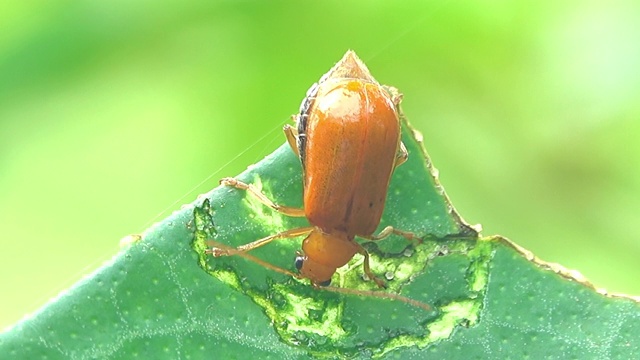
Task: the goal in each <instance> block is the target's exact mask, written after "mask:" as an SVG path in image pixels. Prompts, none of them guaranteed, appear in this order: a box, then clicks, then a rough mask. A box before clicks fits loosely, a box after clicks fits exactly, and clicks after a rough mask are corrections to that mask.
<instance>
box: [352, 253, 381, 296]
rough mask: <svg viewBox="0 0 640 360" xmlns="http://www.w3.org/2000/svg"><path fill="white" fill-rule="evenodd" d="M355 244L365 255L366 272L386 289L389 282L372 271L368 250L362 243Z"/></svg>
mask: <svg viewBox="0 0 640 360" xmlns="http://www.w3.org/2000/svg"><path fill="white" fill-rule="evenodd" d="M355 244H356V245H357V246H358V253H359V254H360V255H362V256H364V273H365V274H367V277H368V278H369V279H371V280H373V281H374V282H375V283H376V285H378V286H379V287H381V288H383V289H386V288H387V284H386V283H385V282H384V281H382V280H380V279H379V278H378V277H377V276H375V275H374V274H373V271H371V267H370V266H369V253H368V252H367V249H365V248H363V247H362V245H360V244H358V243H355Z"/></svg>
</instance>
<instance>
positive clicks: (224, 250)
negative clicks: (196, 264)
mask: <svg viewBox="0 0 640 360" xmlns="http://www.w3.org/2000/svg"><path fill="white" fill-rule="evenodd" d="M313 229H315V228H314V227H313V226H306V227H301V228H297V229H291V230H287V231H283V232H279V233H277V234H273V235H269V236H267V237H264V238H262V239H259V240H256V241H253V242H250V243H248V244H244V245H240V246H238V247H235V248H234V247H231V246H228V245H223V244H220V243H218V242H217V241H213V240H210V241H208V242H207V244H208V245H209V246H211V247H212V248H211V249H207V250H206V251H205V253H207V254H211V255H213V256H214V257H220V256H232V255H239V253H247V252H249V251H251V250H253V249H256V248H259V247H261V246H263V245H266V244H268V243H270V242H272V241H273V240H278V239H290V238H295V237H298V236H302V235H306V234H308V233H310V232H311V231H313Z"/></svg>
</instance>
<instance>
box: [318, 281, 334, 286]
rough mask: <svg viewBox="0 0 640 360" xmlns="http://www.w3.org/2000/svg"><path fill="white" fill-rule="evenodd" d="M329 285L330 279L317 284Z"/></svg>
mask: <svg viewBox="0 0 640 360" xmlns="http://www.w3.org/2000/svg"><path fill="white" fill-rule="evenodd" d="M329 285H331V279H329V280H327V281H323V282H321V283H318V286H323V287H324V286H329Z"/></svg>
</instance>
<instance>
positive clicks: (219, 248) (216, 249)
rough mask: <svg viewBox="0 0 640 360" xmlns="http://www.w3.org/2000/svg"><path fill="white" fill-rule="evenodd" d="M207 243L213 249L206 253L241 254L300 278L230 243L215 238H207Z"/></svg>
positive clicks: (298, 276) (275, 269)
mask: <svg viewBox="0 0 640 360" xmlns="http://www.w3.org/2000/svg"><path fill="white" fill-rule="evenodd" d="M207 245H209V246H211V247H212V248H211V249H206V250H205V251H204V252H205V254H212V255H214V256H216V255H215V254H219V253H220V252H222V253H224V255H229V256H231V255H237V256H240V257H242V258H245V259H247V260H249V261H253V262H254V263H256V264H258V265H261V266H264V267H265V268H267V269H270V270H273V271H275V272H279V273H281V274H285V275H289V276H292V277H294V278H296V279H300V278H301V277H300V274H296V273H294V272H292V271H289V270H287V269H284V268H281V267H279V266H276V265H273V264H271V263H269V262H266V261H264V260H262V259H260V258H257V257H255V256H253V255H251V254H248V253H247V252H246V251H240V250H238V249H236V248H234V247H232V246H229V245H225V244H222V243H219V242H217V241H213V240H207Z"/></svg>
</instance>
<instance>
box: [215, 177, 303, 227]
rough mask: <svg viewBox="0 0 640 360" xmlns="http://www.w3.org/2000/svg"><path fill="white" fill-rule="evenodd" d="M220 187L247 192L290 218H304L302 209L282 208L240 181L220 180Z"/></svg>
mask: <svg viewBox="0 0 640 360" xmlns="http://www.w3.org/2000/svg"><path fill="white" fill-rule="evenodd" d="M220 185H224V186H231V187H234V188H236V189H239V190H245V191H247V192H249V193H250V194H251V195H253V196H254V197H256V198H257V199H258V200H259V201H260V202H261V203H263V204H264V205H266V206H268V207H270V208H272V209H273V210H275V211H277V212H279V213H281V214H284V215H287V216H292V217H304V216H305V214H304V209H300V208H294V207H289V206H282V205H278V204H276V203H274V202H273V201H271V199H269V198H268V197H267V196H266V195H265V194H263V193H262V192H261V191H260V190H258V189H257V188H256V187H255V186H253V185H251V184H246V183H243V182H242V181H240V180H238V179H236V178H230V177H229V178H224V179H222V180H220Z"/></svg>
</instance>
